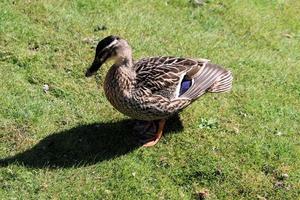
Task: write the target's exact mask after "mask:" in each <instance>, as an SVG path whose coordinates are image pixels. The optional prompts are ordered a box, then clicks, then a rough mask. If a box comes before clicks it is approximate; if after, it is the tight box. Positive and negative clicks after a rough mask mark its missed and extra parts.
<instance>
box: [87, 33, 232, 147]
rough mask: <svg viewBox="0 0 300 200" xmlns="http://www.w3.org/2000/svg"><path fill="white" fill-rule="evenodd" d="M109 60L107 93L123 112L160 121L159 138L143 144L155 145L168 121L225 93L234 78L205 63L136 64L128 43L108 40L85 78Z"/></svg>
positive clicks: (161, 60)
mask: <svg viewBox="0 0 300 200" xmlns="http://www.w3.org/2000/svg"><path fill="white" fill-rule="evenodd" d="M108 60H113V62H114V64H113V65H112V66H111V68H110V69H109V71H108V73H107V75H106V78H105V81H104V91H105V95H106V97H107V99H108V100H109V102H110V103H111V104H112V105H113V107H115V108H116V109H117V110H118V111H120V112H121V113H123V114H125V115H127V116H129V117H131V118H134V119H137V120H143V121H148V122H153V121H155V120H159V123H158V128H157V131H156V133H155V136H154V137H153V138H151V139H150V140H148V141H147V142H146V143H145V144H144V146H153V145H155V144H156V143H157V142H158V141H159V139H160V138H161V136H162V133H163V129H164V126H165V122H166V119H168V118H169V117H170V116H172V115H174V114H175V113H178V112H179V111H181V110H182V109H184V108H186V107H187V106H188V105H190V104H191V103H192V102H193V101H195V100H196V99H198V98H199V97H200V96H201V95H203V94H204V93H206V92H227V91H229V90H230V89H231V85H232V74H231V72H230V71H228V70H225V69H223V68H222V67H220V66H218V65H215V64H212V63H210V61H209V60H207V59H191V58H179V57H173V56H159V57H149V58H142V59H141V60H139V61H134V60H133V58H132V49H131V47H130V45H129V44H128V42H127V41H126V40H125V39H123V38H121V37H118V36H108V37H106V38H104V39H103V40H101V41H100V42H99V43H98V45H97V48H96V54H95V59H94V61H93V63H92V65H91V66H90V67H89V68H88V69H87V71H86V74H85V75H86V77H90V76H92V75H94V74H96V72H97V70H98V69H99V68H100V67H101V65H102V64H103V63H105V62H107V61H108Z"/></svg>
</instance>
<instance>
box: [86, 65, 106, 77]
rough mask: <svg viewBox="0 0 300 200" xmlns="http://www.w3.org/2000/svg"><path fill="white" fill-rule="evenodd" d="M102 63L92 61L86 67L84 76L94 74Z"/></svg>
mask: <svg viewBox="0 0 300 200" xmlns="http://www.w3.org/2000/svg"><path fill="white" fill-rule="evenodd" d="M102 64H103V63H101V62H96V61H94V62H93V64H92V65H91V67H90V68H88V69H87V70H86V72H85V76H86V77H91V76H93V75H95V74H96V73H97V71H98V69H99V68H100V67H101V65H102Z"/></svg>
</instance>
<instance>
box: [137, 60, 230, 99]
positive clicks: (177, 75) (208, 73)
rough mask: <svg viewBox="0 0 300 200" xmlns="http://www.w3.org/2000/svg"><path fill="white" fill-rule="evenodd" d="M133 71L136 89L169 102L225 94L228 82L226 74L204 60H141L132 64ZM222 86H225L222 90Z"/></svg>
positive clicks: (227, 72)
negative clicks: (134, 72)
mask: <svg viewBox="0 0 300 200" xmlns="http://www.w3.org/2000/svg"><path fill="white" fill-rule="evenodd" d="M135 71H136V86H137V87H141V88H147V89H148V90H151V92H152V94H155V95H161V96H163V97H165V98H168V99H170V100H175V99H180V98H181V99H182V98H184V99H189V100H194V99H196V98H198V97H199V96H201V95H202V94H204V93H205V92H206V91H211V92H219V91H227V90H229V89H230V87H231V79H232V77H231V73H230V72H229V71H227V70H225V69H223V68H221V67H219V66H217V65H214V64H211V63H209V60H206V59H190V58H177V57H150V58H144V59H141V60H140V61H138V62H137V63H135ZM218 82H220V83H219V84H218ZM225 82H226V83H225ZM224 84H227V86H226V87H222V86H224Z"/></svg>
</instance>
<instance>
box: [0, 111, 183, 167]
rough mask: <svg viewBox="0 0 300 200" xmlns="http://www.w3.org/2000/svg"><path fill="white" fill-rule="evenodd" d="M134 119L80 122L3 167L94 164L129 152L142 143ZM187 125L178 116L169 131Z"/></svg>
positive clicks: (3, 161) (5, 161)
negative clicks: (12, 165)
mask: <svg viewBox="0 0 300 200" xmlns="http://www.w3.org/2000/svg"><path fill="white" fill-rule="evenodd" d="M133 125H134V121H133V120H123V121H119V122H109V123H95V124H89V125H80V126H77V127H74V128H71V129H69V130H65V131H62V132H57V133H54V134H51V135H49V136H47V137H46V138H44V139H42V140H41V141H40V142H39V143H37V144H36V145H35V146H34V147H32V148H31V149H28V150H26V151H24V152H22V153H19V154H17V155H15V156H12V157H7V158H4V159H0V167H1V166H2V167H4V166H7V165H10V164H21V165H24V166H27V167H33V168H67V167H79V166H84V165H92V164H95V163H97V162H101V161H104V160H110V159H113V158H115V157H118V156H121V155H125V154H127V153H129V152H131V151H133V150H134V149H137V148H139V147H140V146H141V144H140V143H139V142H138V138H137V136H136V135H134V134H132V127H133ZM182 129H183V126H182V123H181V121H180V119H179V117H178V116H175V117H173V118H171V119H170V120H168V122H167V127H166V129H165V133H170V132H178V131H181V130H182Z"/></svg>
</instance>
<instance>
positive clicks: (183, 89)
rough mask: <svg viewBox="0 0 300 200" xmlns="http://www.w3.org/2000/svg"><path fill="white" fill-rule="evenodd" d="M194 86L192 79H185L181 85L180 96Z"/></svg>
mask: <svg viewBox="0 0 300 200" xmlns="http://www.w3.org/2000/svg"><path fill="white" fill-rule="evenodd" d="M191 86H192V80H186V79H183V80H182V82H181V86H180V91H179V96H181V95H182V94H184V93H185V92H186V91H187V90H188V89H189V88H190V87H191Z"/></svg>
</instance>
